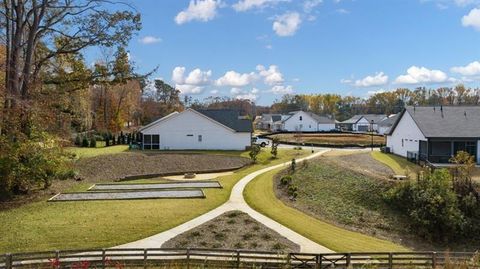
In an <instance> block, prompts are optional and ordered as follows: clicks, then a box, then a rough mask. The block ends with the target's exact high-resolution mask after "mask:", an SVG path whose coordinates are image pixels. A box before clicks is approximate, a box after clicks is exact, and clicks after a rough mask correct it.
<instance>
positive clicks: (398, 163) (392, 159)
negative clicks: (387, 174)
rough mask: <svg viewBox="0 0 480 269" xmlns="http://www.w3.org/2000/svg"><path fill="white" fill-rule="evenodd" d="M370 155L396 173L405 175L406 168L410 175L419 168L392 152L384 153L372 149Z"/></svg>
mask: <svg viewBox="0 0 480 269" xmlns="http://www.w3.org/2000/svg"><path fill="white" fill-rule="evenodd" d="M372 157H373V158H375V160H377V161H379V162H381V163H383V164H385V165H387V166H388V167H390V168H392V170H393V171H394V172H395V174H397V175H405V173H406V171H407V169H408V170H409V172H410V174H411V175H412V174H415V172H416V171H418V170H419V169H420V167H419V166H418V165H415V164H414V163H411V162H409V161H407V160H406V159H405V158H402V157H399V156H396V155H393V154H386V153H382V152H380V151H374V152H372Z"/></svg>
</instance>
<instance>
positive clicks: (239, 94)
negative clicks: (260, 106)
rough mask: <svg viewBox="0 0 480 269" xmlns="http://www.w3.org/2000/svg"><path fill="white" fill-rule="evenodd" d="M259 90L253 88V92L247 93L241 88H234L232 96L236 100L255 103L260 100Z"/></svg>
mask: <svg viewBox="0 0 480 269" xmlns="http://www.w3.org/2000/svg"><path fill="white" fill-rule="evenodd" d="M258 93H259V90H258V89H256V88H253V89H252V90H251V91H246V90H243V89H240V88H232V89H231V90H230V94H231V95H232V96H233V97H234V98H236V99H242V100H250V101H255V100H257V99H258V97H259V96H258Z"/></svg>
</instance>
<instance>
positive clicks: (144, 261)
mask: <svg viewBox="0 0 480 269" xmlns="http://www.w3.org/2000/svg"><path fill="white" fill-rule="evenodd" d="M147 251H148V249H144V250H143V269H147V257H148V255H147Z"/></svg>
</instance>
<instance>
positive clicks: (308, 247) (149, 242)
mask: <svg viewBox="0 0 480 269" xmlns="http://www.w3.org/2000/svg"><path fill="white" fill-rule="evenodd" d="M327 151H328V150H327V149H323V150H320V151H317V152H316V153H314V154H311V155H309V156H307V157H305V158H301V159H298V160H297V162H301V161H303V160H307V159H312V158H315V157H318V156H320V155H321V154H323V153H325V152H327ZM289 164H290V162H285V163H281V164H278V165H274V166H269V167H267V168H263V169H260V170H257V171H255V172H253V173H250V174H248V175H246V176H245V177H243V178H242V179H241V180H240V181H238V182H237V184H235V186H233V189H232V192H231V194H230V198H229V200H228V201H227V202H225V203H224V204H222V205H221V206H219V207H217V208H215V209H213V210H211V211H209V212H207V213H205V214H203V215H201V216H199V217H197V218H195V219H192V220H190V221H187V222H185V223H183V224H181V225H179V226H177V227H174V228H172V229H170V230H167V231H164V232H161V233H159V234H156V235H153V236H150V237H147V238H144V239H141V240H138V241H135V242H131V243H127V244H123V245H120V246H117V248H158V247H161V246H162V245H163V243H165V242H166V241H168V240H170V239H172V238H173V237H175V236H177V235H179V234H182V233H184V232H186V231H189V230H191V229H193V228H195V227H197V226H199V225H202V224H203V223H205V222H207V221H209V220H211V219H214V218H216V217H218V216H220V215H222V214H223V213H225V212H228V211H232V210H240V211H243V212H245V213H247V214H249V215H250V216H251V217H252V218H254V219H255V220H257V221H259V222H260V223H262V224H263V225H265V226H267V227H268V228H270V229H272V230H274V231H276V232H277V233H279V234H281V235H283V236H284V237H286V238H287V239H288V240H290V241H292V242H294V243H296V244H298V245H299V246H300V250H301V252H307V253H330V252H333V251H332V250H330V249H328V248H326V247H324V246H321V245H319V244H317V243H315V242H313V241H312V240H310V239H308V238H306V237H304V236H302V235H300V234H298V233H296V232H294V231H292V230H291V229H289V228H287V227H285V226H283V225H282V224H280V223H278V222H276V221H274V220H272V219H270V218H268V217H266V216H264V215H262V214H260V213H259V212H257V211H255V210H254V209H252V208H251V207H250V206H248V204H247V203H246V202H245V199H244V198H243V191H244V189H245V187H246V186H247V184H248V183H249V182H250V181H252V180H253V179H254V178H255V177H257V176H259V175H261V174H263V173H266V172H268V171H271V170H273V169H276V168H279V167H283V166H287V165H289Z"/></svg>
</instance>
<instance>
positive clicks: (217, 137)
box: [140, 108, 252, 150]
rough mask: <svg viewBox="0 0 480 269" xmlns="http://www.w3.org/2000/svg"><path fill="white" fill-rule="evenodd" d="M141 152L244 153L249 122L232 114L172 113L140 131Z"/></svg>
mask: <svg viewBox="0 0 480 269" xmlns="http://www.w3.org/2000/svg"><path fill="white" fill-rule="evenodd" d="M140 132H141V134H142V149H162V150H186V149H196V150H245V148H247V147H249V146H250V145H251V138H252V122H251V121H250V120H248V119H245V118H244V117H241V116H239V113H238V112H237V111H234V110H223V109H222V110H198V111H197V110H194V109H191V108H189V109H187V110H185V111H182V112H173V113H171V114H169V115H167V116H165V117H163V118H161V119H159V120H156V121H154V122H152V123H150V124H148V125H146V126H144V127H142V128H141V129H140Z"/></svg>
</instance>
